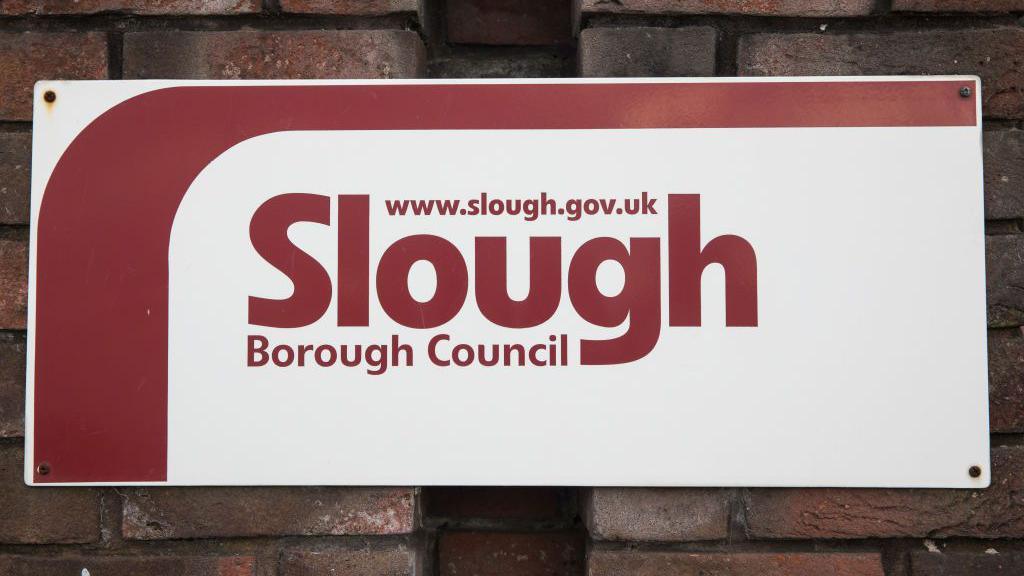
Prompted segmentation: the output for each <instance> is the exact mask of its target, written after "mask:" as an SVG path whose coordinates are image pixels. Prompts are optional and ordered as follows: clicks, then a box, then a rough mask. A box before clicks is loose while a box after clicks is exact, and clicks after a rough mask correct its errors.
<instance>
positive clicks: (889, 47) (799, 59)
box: [739, 28, 1024, 118]
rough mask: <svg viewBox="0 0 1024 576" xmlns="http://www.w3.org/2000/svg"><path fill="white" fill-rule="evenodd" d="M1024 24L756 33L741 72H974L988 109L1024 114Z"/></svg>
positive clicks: (743, 45) (744, 45)
mask: <svg viewBox="0 0 1024 576" xmlns="http://www.w3.org/2000/svg"><path fill="white" fill-rule="evenodd" d="M1022 53H1024V30H1022V29H1020V28H985V29H973V30H929V31H920V32H918V31H913V32H893V33H888V34H877V33H858V34H755V35H752V36H745V37H743V38H741V39H740V45H739V73H740V75H741V76H800V75H811V76H817V75H837V76H839V75H860V74H878V75H902V74H976V75H978V76H980V77H981V79H982V99H983V101H984V102H983V103H984V109H985V113H986V115H988V116H992V117H997V118H1018V117H1021V116H1024V66H1022V65H1021V54H1022Z"/></svg>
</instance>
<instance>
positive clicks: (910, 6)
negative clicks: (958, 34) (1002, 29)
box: [892, 0, 1024, 12]
mask: <svg viewBox="0 0 1024 576" xmlns="http://www.w3.org/2000/svg"><path fill="white" fill-rule="evenodd" d="M892 9H893V10H896V11H907V12H1013V11H1020V10H1024V0H892Z"/></svg>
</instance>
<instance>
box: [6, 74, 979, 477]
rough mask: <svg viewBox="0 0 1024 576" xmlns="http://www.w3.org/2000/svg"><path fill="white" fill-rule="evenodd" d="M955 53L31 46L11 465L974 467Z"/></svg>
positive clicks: (128, 468)
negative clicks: (513, 76) (202, 67)
mask: <svg viewBox="0 0 1024 576" xmlns="http://www.w3.org/2000/svg"><path fill="white" fill-rule="evenodd" d="M979 87H980V83H979V81H978V79H977V78H974V77H928V78H790V79H758V80H754V79H722V78H716V79H703V80H701V79H632V80H557V81H547V80H543V81H542V80H524V81H482V80H480V81H463V82H456V81H378V82H374V81H315V82H295V81H291V82H179V81H174V82H169V81H161V82H150V81H144V82H141V81H140V82H122V81H111V82H41V83H40V84H38V85H37V87H36V95H35V96H36V103H35V117H34V124H33V130H34V141H33V171H32V179H33V181H32V227H31V233H32V238H31V285H30V288H31V310H30V315H29V322H30V328H29V349H30V352H29V371H28V402H27V406H28V414H27V429H26V432H27V439H26V443H27V444H26V445H27V452H26V453H27V456H26V469H25V476H26V481H27V482H29V483H32V484H107V483H110V484H149V483H154V484H174V485H220V484H224V485H231V484H246V485H250V484H256V485H274V484H282V485H301V484H310V485H314V484H369V485H435V484H481V485H487V484H498V485H650V486H661V485H664V486H677V485H678V486H891V487H981V486H986V485H987V484H988V482H989V457H988V425H987V421H988V414H987V362H986V350H985V346H986V334H985V330H986V328H985V279H984V237H983V211H982V175H981V166H982V158H981V126H980V124H981V114H980V108H979V104H978V103H979V98H978V90H979ZM969 471H970V472H969Z"/></svg>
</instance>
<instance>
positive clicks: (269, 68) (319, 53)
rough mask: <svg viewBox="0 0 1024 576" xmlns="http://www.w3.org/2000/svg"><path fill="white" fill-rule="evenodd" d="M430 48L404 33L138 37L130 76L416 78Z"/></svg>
mask: <svg viewBox="0 0 1024 576" xmlns="http://www.w3.org/2000/svg"><path fill="white" fill-rule="evenodd" d="M423 58H424V49H423V42H422V41H420V38H419V36H417V35H416V33H414V32H408V31H405V30H300V31H287V32H285V31H269V32H268V31H259V30H237V31H229V32H177V31H161V32H134V33H128V34H125V40H124V75H125V77H127V78H414V77H417V76H420V75H422V72H423V66H424V64H423Z"/></svg>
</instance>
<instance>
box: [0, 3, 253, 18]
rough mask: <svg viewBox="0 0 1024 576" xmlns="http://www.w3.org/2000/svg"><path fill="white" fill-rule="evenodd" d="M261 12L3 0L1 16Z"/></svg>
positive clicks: (249, 7) (237, 7)
mask: <svg viewBox="0 0 1024 576" xmlns="http://www.w3.org/2000/svg"><path fill="white" fill-rule="evenodd" d="M259 11H260V0H4V1H3V2H0V14H4V15H26V14H39V15H49V14H98V13H100V12H118V13H124V14H144V15H155V14H168V15H185V14H196V15H215V14H248V13H253V12H259Z"/></svg>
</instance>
